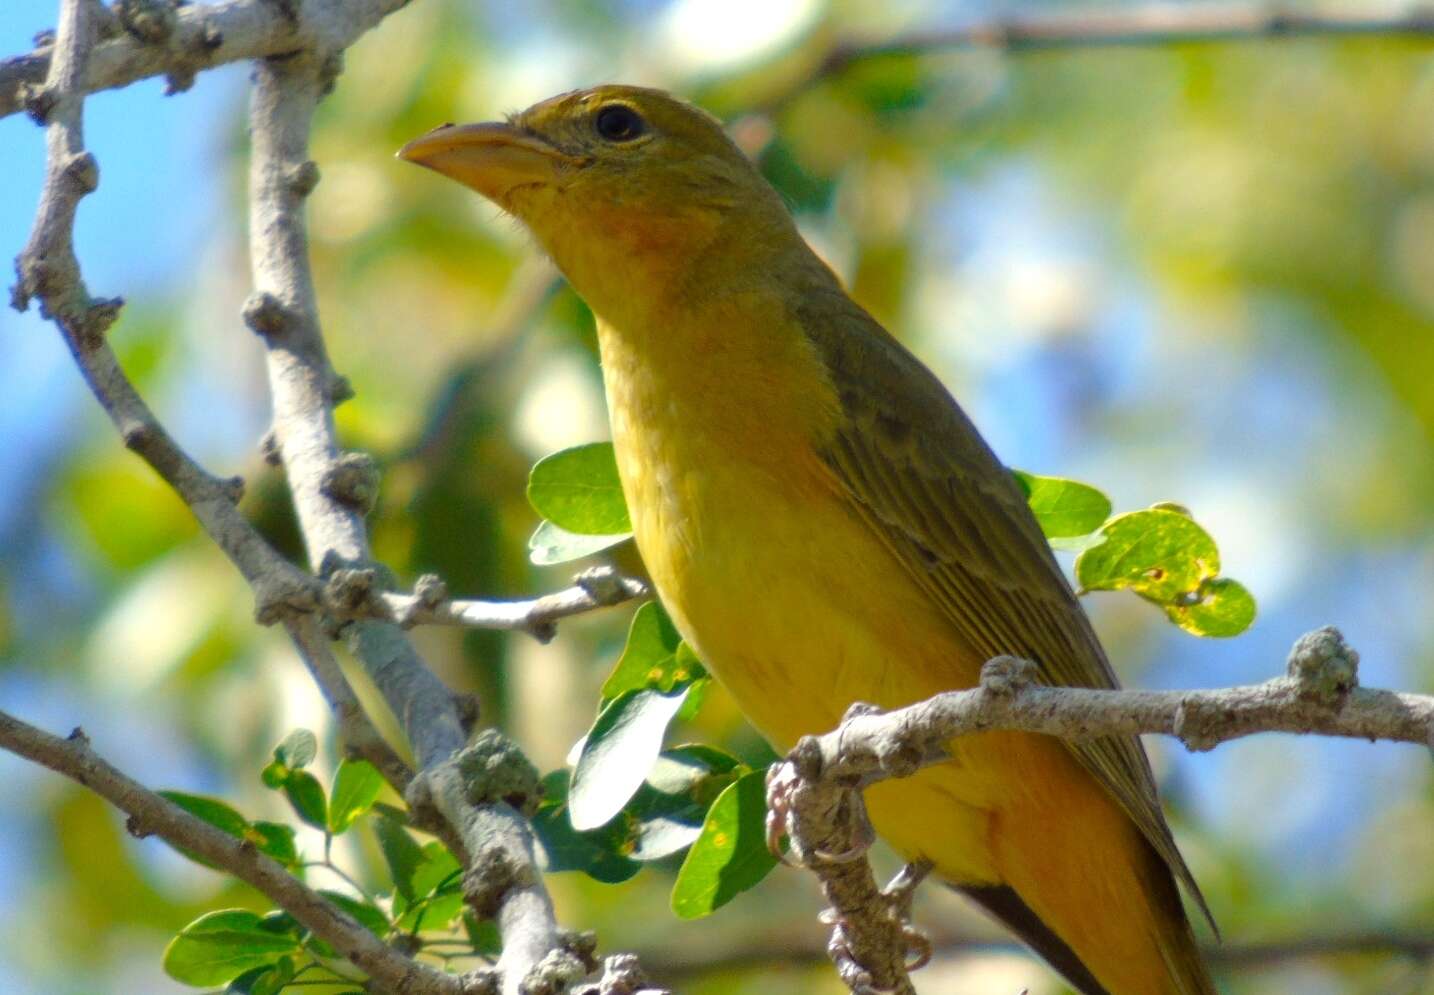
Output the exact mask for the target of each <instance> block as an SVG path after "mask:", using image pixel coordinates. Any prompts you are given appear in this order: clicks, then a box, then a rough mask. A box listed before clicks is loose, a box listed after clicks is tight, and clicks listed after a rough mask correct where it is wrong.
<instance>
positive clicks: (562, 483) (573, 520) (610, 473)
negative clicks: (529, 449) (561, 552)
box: [528, 442, 632, 536]
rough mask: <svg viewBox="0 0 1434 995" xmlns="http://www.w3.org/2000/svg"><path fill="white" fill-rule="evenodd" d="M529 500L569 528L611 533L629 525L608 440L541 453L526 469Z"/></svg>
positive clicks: (549, 518) (625, 528)
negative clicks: (551, 452) (542, 455)
mask: <svg viewBox="0 0 1434 995" xmlns="http://www.w3.org/2000/svg"><path fill="white" fill-rule="evenodd" d="M528 503H529V504H531V505H532V506H533V509H534V510H535V511H537V513H538V514H540V515H542V516H543V517H544V518H546V519H547V520H548V521H550V522H552V523H553V524H555V525H557V526H559V527H561V528H564V529H566V530H567V531H569V532H577V533H580V534H582V535H609V536H611V535H615V534H619V533H624V532H631V531H632V522H631V520H630V519H629V518H628V514H627V503H626V501H625V500H624V499H623V496H622V483H621V482H620V481H619V480H618V476H617V460H616V459H615V457H614V456H613V449H612V443H610V442H592V443H589V444H587V445H584V446H574V447H573V448H571V449H564V450H561V451H560V452H556V453H553V454H552V455H551V456H545V457H543V458H542V459H540V460H539V461H538V462H537V463H536V464H534V466H533V470H532V472H531V473H530V474H529V475H528Z"/></svg>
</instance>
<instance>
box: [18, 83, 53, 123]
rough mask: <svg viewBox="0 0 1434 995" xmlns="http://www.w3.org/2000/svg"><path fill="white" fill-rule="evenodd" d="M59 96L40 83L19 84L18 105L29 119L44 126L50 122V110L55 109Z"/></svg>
mask: <svg viewBox="0 0 1434 995" xmlns="http://www.w3.org/2000/svg"><path fill="white" fill-rule="evenodd" d="M59 99H60V98H59V96H58V95H57V94H56V93H55V91H54V90H52V89H51V88H50V87H48V86H45V85H43V84H41V83H22V84H20V106H22V107H24V108H25V113H26V114H28V115H29V116H30V120H31V121H34V122H35V123H36V124H38V125H41V126H44V125H46V124H49V123H50V112H51V111H52V110H54V109H55V104H56V103H57V102H58V101H59Z"/></svg>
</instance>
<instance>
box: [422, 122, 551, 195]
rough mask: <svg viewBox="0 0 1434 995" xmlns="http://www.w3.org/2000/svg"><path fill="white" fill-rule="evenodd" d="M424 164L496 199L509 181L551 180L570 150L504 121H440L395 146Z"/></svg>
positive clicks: (509, 188)
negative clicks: (447, 122) (400, 144)
mask: <svg viewBox="0 0 1434 995" xmlns="http://www.w3.org/2000/svg"><path fill="white" fill-rule="evenodd" d="M398 157H399V158H400V159H402V160H404V161H405V162H412V163H416V164H417V165H419V166H425V167H427V168H428V169H431V170H433V171H434V172H437V173H442V174H443V175H444V176H447V177H448V178H449V179H453V180H457V181H458V182H459V183H462V184H463V185H464V186H467V187H471V188H472V189H474V190H476V191H478V192H479V193H481V194H482V195H483V196H485V197H487V198H488V199H489V200H494V201H498V202H499V203H502V202H503V200H504V199H505V198H506V197H507V195H508V193H509V192H510V191H512V190H513V189H514V188H515V187H520V186H530V185H533V184H549V183H554V182H556V181H557V180H558V179H559V178H560V175H561V173H562V172H563V171H564V170H565V168H566V167H568V166H571V165H575V164H576V161H575V160H574V158H573V157H572V156H569V155H567V154H566V153H564V152H563V151H561V150H560V149H558V148H556V147H554V146H552V145H550V144H548V143H547V142H545V141H543V140H542V139H541V138H538V137H536V136H534V135H532V134H529V133H528V132H524V131H520V130H519V129H517V128H515V127H513V126H512V125H510V124H503V123H499V122H493V123H488V124H457V125H454V124H445V125H442V126H441V127H438V128H434V129H433V130H432V131H430V132H429V133H428V134H426V135H423V136H421V137H419V138H415V139H414V140H413V141H411V142H409V143H408V144H407V145H405V146H404V147H403V148H401V149H399V150H398Z"/></svg>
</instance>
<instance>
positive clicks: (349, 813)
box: [328, 758, 383, 836]
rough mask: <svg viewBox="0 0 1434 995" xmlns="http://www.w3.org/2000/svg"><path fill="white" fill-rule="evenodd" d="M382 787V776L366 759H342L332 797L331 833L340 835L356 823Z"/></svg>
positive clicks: (330, 803)
mask: <svg viewBox="0 0 1434 995" xmlns="http://www.w3.org/2000/svg"><path fill="white" fill-rule="evenodd" d="M382 789H383V777H382V776H381V775H380V774H379V772H378V771H377V770H376V769H375V768H374V766H373V764H371V763H369V762H368V761H367V760H350V759H347V758H345V759H344V760H343V761H342V762H340V763H339V769H338V770H337V771H335V772H334V788H333V792H332V794H331V795H330V796H329V812H328V825H329V832H331V833H333V834H334V835H335V836H337V835H338V834H340V833H342V832H343V831H344V830H345V829H348V828H349V826H351V825H353V822H354V820H355V819H357V818H358V817H359V816H361V815H363V814H364V813H365V812H367V811H368V809H369V806H371V805H372V804H373V803H374V799H376V798H378V793H379V791H381V790H382Z"/></svg>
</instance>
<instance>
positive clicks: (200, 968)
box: [164, 909, 299, 986]
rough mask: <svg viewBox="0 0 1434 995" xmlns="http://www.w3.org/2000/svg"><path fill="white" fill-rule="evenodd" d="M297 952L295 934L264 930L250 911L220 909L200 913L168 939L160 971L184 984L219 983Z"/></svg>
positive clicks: (257, 917)
mask: <svg viewBox="0 0 1434 995" xmlns="http://www.w3.org/2000/svg"><path fill="white" fill-rule="evenodd" d="M298 951H299V941H298V938H297V937H294V936H292V935H290V934H288V933H276V932H272V931H270V930H268V929H265V928H264V924H263V920H261V919H260V918H259V916H257V915H255V914H254V913H253V912H250V911H248V910H246V909H224V910H221V911H218V912H209V913H206V914H204V915H202V916H200V917H199V918H198V919H196V920H194V921H193V922H192V923H190V924H189V925H188V926H185V927H184V928H183V929H182V930H180V931H179V935H178V936H176V937H175V938H174V939H172V940H170V941H169V946H168V947H166V948H165V951H164V972H165V973H166V974H168V975H169V976H170V977H171V978H173V979H174V980H175V981H180V982H183V983H184V984H186V985H196V986H198V985H222V984H227V983H228V982H230V981H232V980H233V979H235V978H237V977H239V976H240V975H241V974H244V973H245V972H246V971H250V970H253V969H254V968H256V967H264V966H267V965H270V964H273V963H275V962H276V961H278V960H279V958H280V957H282V956H284V955H285V954H292V953H297V952H298Z"/></svg>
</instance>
